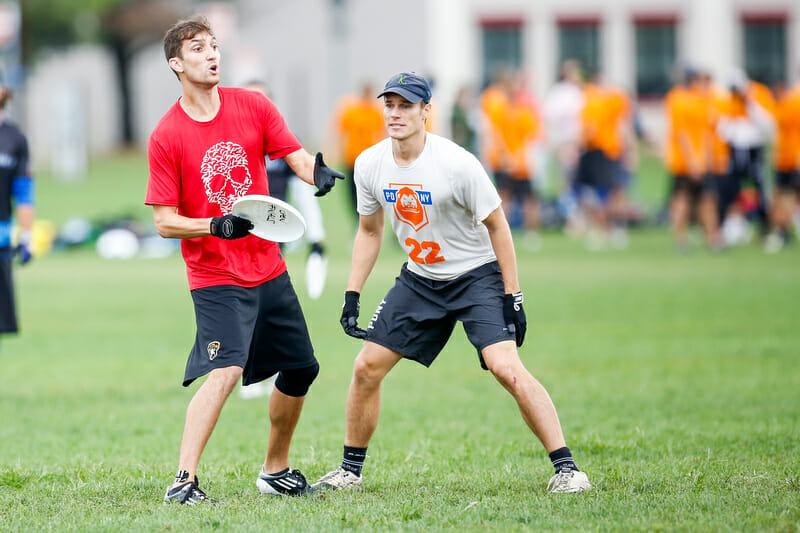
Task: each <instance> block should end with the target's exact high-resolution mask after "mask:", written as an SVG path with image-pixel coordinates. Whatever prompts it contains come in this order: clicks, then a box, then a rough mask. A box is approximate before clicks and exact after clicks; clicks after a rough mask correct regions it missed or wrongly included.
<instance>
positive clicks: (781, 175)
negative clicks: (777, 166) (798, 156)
mask: <svg viewBox="0 0 800 533" xmlns="http://www.w3.org/2000/svg"><path fill="white" fill-rule="evenodd" d="M775 185H777V186H778V187H780V188H781V189H783V190H784V191H786V192H790V191H800V171H797V170H791V171H789V172H784V171H780V170H776V171H775Z"/></svg>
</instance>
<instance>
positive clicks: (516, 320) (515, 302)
mask: <svg viewBox="0 0 800 533" xmlns="http://www.w3.org/2000/svg"><path fill="white" fill-rule="evenodd" d="M522 302H523V298H522V292H518V293H516V294H506V295H504V296H503V319H504V320H505V321H506V327H507V328H508V331H509V332H511V333H514V334H515V335H516V336H517V346H522V342H523V341H524V340H525V330H526V329H528V321H527V320H525V310H524V309H522Z"/></svg>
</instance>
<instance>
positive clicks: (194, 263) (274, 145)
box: [145, 87, 302, 289]
mask: <svg viewBox="0 0 800 533" xmlns="http://www.w3.org/2000/svg"><path fill="white" fill-rule="evenodd" d="M219 95H220V99H221V105H220V109H219V111H218V112H217V116H215V117H214V118H213V119H212V120H210V121H208V122H198V121H196V120H194V119H192V118H191V117H189V115H187V114H186V112H185V111H184V110H183V109H182V108H181V106H180V103H179V102H176V103H175V105H173V106H172V107H171V108H170V109H169V111H167V113H166V114H165V115H164V116H163V117H162V118H161V120H160V121H159V123H158V125H157V126H156V127H155V129H154V130H153V133H152V134H151V135H150V141H149V143H148V146H147V154H148V161H149V165H150V179H149V181H148V183H147V196H146V199H145V204H147V205H169V206H175V207H177V208H178V214H180V215H183V216H186V217H190V218H207V217H215V216H220V215H225V214H228V213H230V211H231V206H232V205H233V202H234V201H235V200H236V199H237V198H239V197H240V196H244V195H245V194H269V188H268V185H267V172H266V169H265V167H264V156H265V155H268V156H269V157H270V159H278V158H281V157H284V156H286V155H288V154H291V153H292V152H294V151H296V150H299V149H300V148H301V147H302V146H301V145H300V143H299V142H298V141H297V138H296V137H295V136H294V134H292V132H291V131H289V128H288V126H287V125H286V122H285V121H284V120H283V117H282V116H281V114H280V112H279V111H278V109H277V107H275V105H274V104H273V103H272V102H271V101H269V99H267V98H266V97H265V96H264V95H262V94H259V93H258V92H256V91H250V90H246V89H234V88H224V87H220V88H219ZM181 251H182V253H183V260H184V261H185V262H186V272H187V275H188V277H189V288H190V289H197V288H200V287H209V286H214V285H239V286H242V287H254V286H256V285H259V284H261V283H263V282H265V281H268V280H270V279H272V278H275V277H277V276H279V275H280V274H282V273H283V272H284V271H285V270H286V263H285V262H284V261H283V257H282V256H281V255H280V250H279V248H278V245H277V244H276V243H274V242H271V241H266V240H263V239H260V238H258V237H256V236H254V235H248V236H246V237H243V238H241V239H235V240H232V241H226V240H223V239H219V238H217V237H212V236H208V237H198V238H194V239H181Z"/></svg>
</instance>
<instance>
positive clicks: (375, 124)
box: [336, 99, 385, 167]
mask: <svg viewBox="0 0 800 533" xmlns="http://www.w3.org/2000/svg"><path fill="white" fill-rule="evenodd" d="M337 117H338V118H337V124H336V126H337V129H338V132H339V135H340V137H341V146H342V153H341V157H342V162H343V163H345V164H346V165H347V166H349V167H352V166H353V165H354V164H355V161H356V157H358V155H359V154H360V153H361V152H363V151H364V150H366V149H367V148H369V147H370V146H372V145H373V144H375V143H377V142H378V141H380V140H381V139H382V138H383V137H384V136H385V130H384V126H383V113H381V110H380V108H379V107H378V105H377V104H376V103H375V102H372V101H365V100H362V99H348V100H346V101H344V102H343V103H342V105H341V106H340V108H339V112H338V113H337Z"/></svg>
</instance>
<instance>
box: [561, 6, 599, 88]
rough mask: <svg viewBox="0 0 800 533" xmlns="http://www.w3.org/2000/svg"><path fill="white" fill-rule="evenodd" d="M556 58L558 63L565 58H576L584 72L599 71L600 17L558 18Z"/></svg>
mask: <svg viewBox="0 0 800 533" xmlns="http://www.w3.org/2000/svg"><path fill="white" fill-rule="evenodd" d="M558 59H559V64H561V63H563V62H564V61H565V60H567V59H577V60H578V61H580V62H581V65H583V68H584V69H585V71H586V73H587V74H589V75H591V74H593V73H595V72H599V71H600V69H601V68H602V65H601V64H600V19H599V18H595V17H590V18H565V17H561V18H559V19H558Z"/></svg>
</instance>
